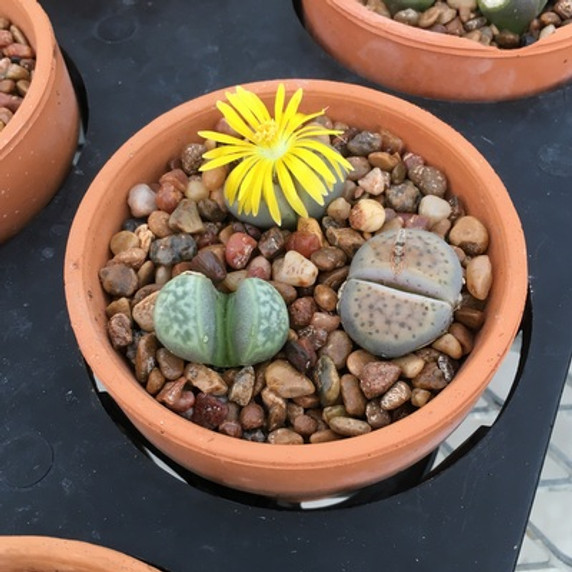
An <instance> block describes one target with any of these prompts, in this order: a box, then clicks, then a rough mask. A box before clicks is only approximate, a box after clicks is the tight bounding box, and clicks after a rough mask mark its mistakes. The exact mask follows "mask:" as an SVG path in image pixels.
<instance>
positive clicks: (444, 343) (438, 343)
mask: <svg viewBox="0 0 572 572" xmlns="http://www.w3.org/2000/svg"><path fill="white" fill-rule="evenodd" d="M431 347H432V348H435V349H436V350H438V351H440V352H443V353H444V354H447V355H448V356H449V357H451V358H453V359H460V358H461V357H462V356H463V346H461V343H460V342H459V340H458V339H457V338H456V337H455V336H454V335H453V334H451V333H449V332H447V333H446V334H443V335H442V336H440V337H439V338H437V339H436V340H435V341H434V342H433V343H432V344H431Z"/></svg>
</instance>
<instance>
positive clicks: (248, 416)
mask: <svg viewBox="0 0 572 572" xmlns="http://www.w3.org/2000/svg"><path fill="white" fill-rule="evenodd" d="M239 421H240V424H241V426H242V428H243V429H244V430H246V431H249V430H251V429H258V428H259V427H263V426H264V423H265V421H266V416H265V414H264V409H263V408H262V407H261V406H260V405H258V403H255V402H254V401H251V402H250V403H248V404H246V405H245V406H244V407H243V408H242V410H241V411H240V415H239Z"/></svg>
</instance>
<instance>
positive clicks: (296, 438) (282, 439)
mask: <svg viewBox="0 0 572 572" xmlns="http://www.w3.org/2000/svg"><path fill="white" fill-rule="evenodd" d="M268 442H269V443H274V444H275V445H302V444H303V443H304V438H303V437H302V435H299V434H298V433H296V432H295V431H292V429H286V428H285V427H281V428H280V429H276V430H274V431H271V432H270V433H268Z"/></svg>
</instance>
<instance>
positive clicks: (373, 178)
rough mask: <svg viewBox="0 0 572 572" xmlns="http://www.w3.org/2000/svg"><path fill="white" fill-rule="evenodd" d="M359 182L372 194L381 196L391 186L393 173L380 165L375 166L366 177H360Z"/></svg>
mask: <svg viewBox="0 0 572 572" xmlns="http://www.w3.org/2000/svg"><path fill="white" fill-rule="evenodd" d="M357 183H358V185H359V186H360V187H361V188H362V189H363V190H364V191H366V192H367V193H369V194H370V195H373V196H379V195H381V194H382V193H383V192H384V191H385V189H387V187H389V185H390V183H391V175H390V174H389V173H388V172H386V171H382V170H381V169H380V168H379V167H374V168H373V169H372V170H371V171H370V172H369V173H368V174H367V175H365V177H362V178H361V179H359V180H358V182H357Z"/></svg>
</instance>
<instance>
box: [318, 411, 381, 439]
mask: <svg viewBox="0 0 572 572" xmlns="http://www.w3.org/2000/svg"><path fill="white" fill-rule="evenodd" d="M328 425H329V426H330V429H331V430H332V431H335V432H336V433H338V434H339V435H343V436H344V437H357V436H358V435H366V434H367V433H369V432H371V426H370V425H369V423H367V422H366V421H362V420H361V419H354V418H353V417H344V416H341V415H339V416H337V417H333V418H332V419H330V421H329V422H328Z"/></svg>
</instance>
